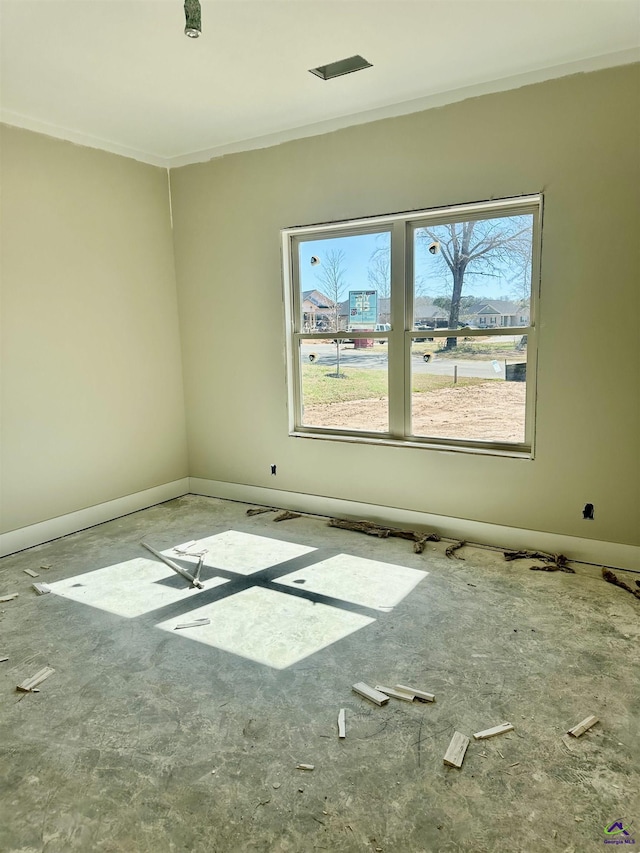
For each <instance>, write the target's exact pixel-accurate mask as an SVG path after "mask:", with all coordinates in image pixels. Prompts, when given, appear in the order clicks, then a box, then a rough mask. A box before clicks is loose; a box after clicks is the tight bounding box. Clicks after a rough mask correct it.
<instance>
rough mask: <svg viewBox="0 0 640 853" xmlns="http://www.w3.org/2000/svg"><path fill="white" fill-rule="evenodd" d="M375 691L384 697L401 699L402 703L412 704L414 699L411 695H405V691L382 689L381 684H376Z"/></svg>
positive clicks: (391, 688)
mask: <svg viewBox="0 0 640 853" xmlns="http://www.w3.org/2000/svg"><path fill="white" fill-rule="evenodd" d="M376 690H379V691H380V692H381V693H384V694H385V695H386V696H391V697H392V698H393V699H402V701H403V702H413V700H414V699H415V696H414V695H413V693H407V692H406V691H405V690H394V689H393V687H383V686H382V685H381V684H376Z"/></svg>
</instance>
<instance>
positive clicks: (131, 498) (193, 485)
mask: <svg viewBox="0 0 640 853" xmlns="http://www.w3.org/2000/svg"><path fill="white" fill-rule="evenodd" d="M186 494H194V495H206V496H207V497H215V498H226V499H227V500H233V501H241V502H243V503H254V504H261V505H263V506H276V507H281V508H282V509H291V510H298V511H301V512H308V513H311V514H313V515H321V516H327V517H333V516H335V517H338V518H351V519H359V518H364V519H367V520H369V521H375V522H379V523H380V524H387V525H389V526H395V527H409V528H416V529H419V528H428V529H430V530H435V531H437V532H438V533H439V534H440V535H441V536H442V537H443V538H445V539H465V540H466V541H467V542H473V543H476V544H479V545H492V546H494V547H497V548H512V549H514V550H519V549H524V550H538V551H547V552H550V553H553V554H565V555H566V556H567V557H569V558H570V559H571V560H575V561H576V562H581V563H586V564H589V565H596V566H610V567H613V568H618V569H627V570H630V571H636V572H638V571H640V548H639V547H637V546H635V545H621V544H619V543H616V542H602V541H599V540H597V539H583V538H580V537H578V536H564V535H561V534H557V533H545V532H543V531H540V530H524V529H521V528H518V527H505V526H502V525H499V524H488V523H486V522H482V521H470V520H468V519H465V518H451V517H448V516H444V515H434V514H432V513H426V512H417V511H415V510H409V509H400V508H397V507H387V506H379V505H378V504H368V503H359V502H356V501H347V500H341V499H340V498H326V497H322V496H321V495H307V494H302V493H299V492H285V491H281V490H279V489H268V488H264V487H262V486H246V485H242V484H238V483H224V482H221V481H219V480H203V479H200V478H198V477H191V478H188V477H185V478H183V479H181V480H174V481H173V482H171V483H164V484H163V485H161V486H155V487H154V488H152V489H145V491H143V492H136V493H135V494H133V495H126V496H125V497H122V498H117V499H116V500H113V501H107V502H106V503H102V504H97V505H96V506H92V507H87V509H81V510H78V511H77V512H71V513H68V514H67V515H61V516H58V517H57V518H52V519H50V520H48V521H42V522H40V523H38V524H32V525H29V526H28V527H22V528H20V529H18V530H11V531H10V532H8V533H3V534H0V557H4V556H7V555H8V554H13V553H15V552H16V551H23V550H25V549H26V548H33V547H34V546H35V545H42V544H43V543H44V542H50V541H51V540H52V539H59V538H60V537H61V536H67V535H68V534H70V533H77V532H78V531H79V530H85V529H86V528H87V527H93V526H94V525H96V524H102V523H103V522H105V521H111V520H112V519H114V518H119V517H120V516H122V515H127V514H128V513H131V512H137V511H138V510H140V509H146V508H147V507H150V506H154V505H155V504H159V503H163V502H164V501H169V500H172V499H173V498H179V497H182V496H183V495H186Z"/></svg>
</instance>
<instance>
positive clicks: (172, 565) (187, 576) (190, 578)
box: [140, 542, 204, 589]
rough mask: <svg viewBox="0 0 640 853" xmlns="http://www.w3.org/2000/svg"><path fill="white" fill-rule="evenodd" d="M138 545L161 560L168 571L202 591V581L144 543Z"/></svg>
mask: <svg viewBox="0 0 640 853" xmlns="http://www.w3.org/2000/svg"><path fill="white" fill-rule="evenodd" d="M140 544H141V545H142V547H143V548H146V549H147V551H150V552H151V553H152V554H153V555H154V557H157V558H158V559H159V560H162V562H163V563H165V564H166V565H167V566H169V568H170V569H173V571H174V572H176V573H177V574H179V575H182V577H183V578H185V579H186V580H188V581H191V585H192V586H197V587H198V589H204V584H203V583H202V581H199V580H196V579H195V578H194V577H193V575H192V574H190V573H189V572H187V571H185V569H183V568H181V567H180V566H178V565H177V563H174V562H173V560H170V559H169V558H168V557H165V556H164V554H161V553H160V551H156V549H155V548H152V547H151V545H147V543H146V542H141V543H140Z"/></svg>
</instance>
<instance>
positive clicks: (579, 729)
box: [567, 714, 600, 737]
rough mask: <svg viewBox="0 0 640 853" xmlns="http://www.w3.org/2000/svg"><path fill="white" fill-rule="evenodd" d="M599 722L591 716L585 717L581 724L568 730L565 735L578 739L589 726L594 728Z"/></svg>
mask: <svg viewBox="0 0 640 853" xmlns="http://www.w3.org/2000/svg"><path fill="white" fill-rule="evenodd" d="M598 722H600V721H599V720H598V718H597V717H594V716H593V714H592V715H591V716H590V717H586V718H585V719H584V720H583V721H582V722H581V723H578V725H577V726H574V727H573V728H572V729H569V731H568V732H567V734H569V735H572V736H573V737H580V735H583V734H584V733H585V732H586V731H587V730H588V729H590V728H591V726H595V724H596V723H598Z"/></svg>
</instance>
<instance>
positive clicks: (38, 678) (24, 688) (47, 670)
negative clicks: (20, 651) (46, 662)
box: [16, 666, 55, 693]
mask: <svg viewBox="0 0 640 853" xmlns="http://www.w3.org/2000/svg"><path fill="white" fill-rule="evenodd" d="M54 672H55V669H51V667H50V666H45V667H44V669H41V670H40V672H36V674H35V675H32V676H31V678H27V679H25V681H23V682H22V684H18V686H17V687H16V690H20V692H21V693H30V692H31V691H32V690H33V688H34V687H37V686H38V684H41V683H42V682H43V681H44V680H45V678H49V676H50V675H53V673H54Z"/></svg>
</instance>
